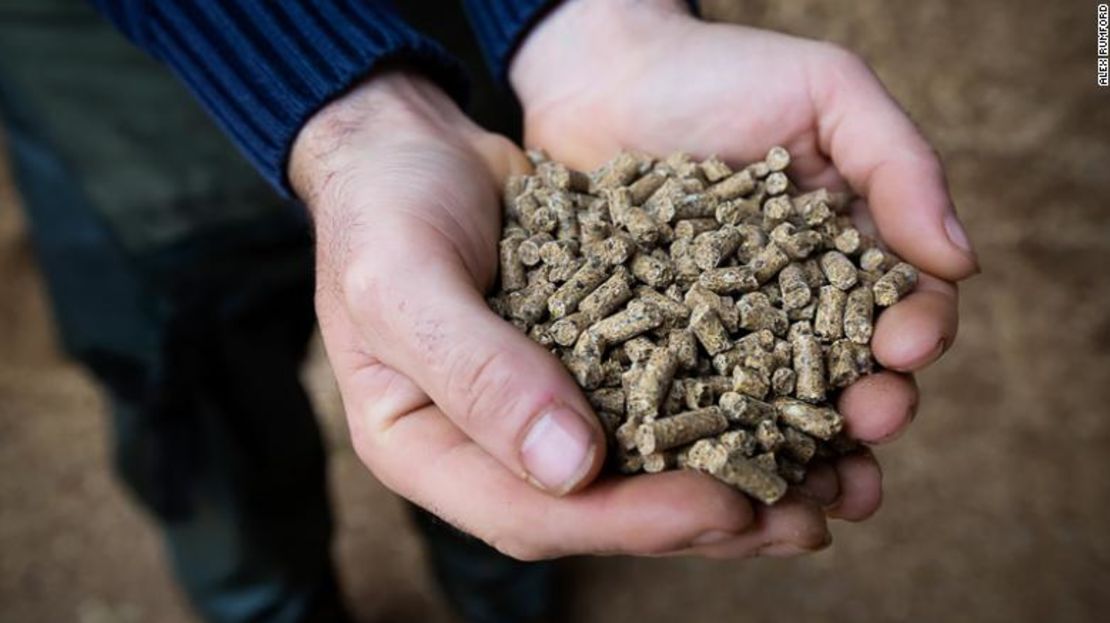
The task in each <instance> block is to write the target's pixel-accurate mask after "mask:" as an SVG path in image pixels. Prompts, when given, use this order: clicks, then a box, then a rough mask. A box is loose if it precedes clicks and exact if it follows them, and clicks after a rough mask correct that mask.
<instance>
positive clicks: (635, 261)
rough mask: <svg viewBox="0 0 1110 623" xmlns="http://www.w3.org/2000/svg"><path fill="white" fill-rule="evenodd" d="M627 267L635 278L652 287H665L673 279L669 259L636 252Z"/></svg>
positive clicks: (672, 270) (672, 268)
mask: <svg viewBox="0 0 1110 623" xmlns="http://www.w3.org/2000/svg"><path fill="white" fill-rule="evenodd" d="M629 268H630V269H631V271H632V274H633V276H635V277H636V279H638V280H640V281H641V282H642V283H646V284H647V285H649V286H651V287H653V288H665V287H667V286H668V285H670V284H671V282H672V281H674V266H673V265H672V264H671V262H670V260H669V259H663V258H660V257H656V256H654V255H648V254H646V253H637V254H636V256H635V257H633V258H632V263H631V264H630V265H629Z"/></svg>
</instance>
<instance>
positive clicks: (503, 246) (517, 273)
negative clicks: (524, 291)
mask: <svg viewBox="0 0 1110 623" xmlns="http://www.w3.org/2000/svg"><path fill="white" fill-rule="evenodd" d="M521 242H523V239H521V238H519V237H516V238H506V239H505V240H502V241H501V243H500V247H499V248H500V260H501V289H502V290H504V291H505V292H512V291H514V290H519V289H521V288H523V287H524V286H526V285H528V277H527V275H526V273H525V269H524V263H523V262H521V261H520V253H519V252H518V251H519V249H520V243H521Z"/></svg>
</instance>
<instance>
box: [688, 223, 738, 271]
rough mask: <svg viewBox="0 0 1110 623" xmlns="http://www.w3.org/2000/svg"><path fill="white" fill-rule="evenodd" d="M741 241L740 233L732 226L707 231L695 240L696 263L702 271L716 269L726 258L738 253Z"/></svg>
mask: <svg viewBox="0 0 1110 623" xmlns="http://www.w3.org/2000/svg"><path fill="white" fill-rule="evenodd" d="M740 241H741V238H740V232H739V231H737V230H736V228H735V227H732V226H728V225H726V226H724V227H721V228H720V229H716V230H713V231H707V232H705V233H703V234H701V235H699V236H698V237H697V238H694V248H693V252H694V262H695V263H696V264H697V265H698V268H700V269H702V270H709V269H711V268H716V267H717V266H718V265H719V264H720V263H721V262H722V261H724V259H725V258H726V257H728V256H729V255H731V254H732V253H734V252H736V248H737V247H738V246H740Z"/></svg>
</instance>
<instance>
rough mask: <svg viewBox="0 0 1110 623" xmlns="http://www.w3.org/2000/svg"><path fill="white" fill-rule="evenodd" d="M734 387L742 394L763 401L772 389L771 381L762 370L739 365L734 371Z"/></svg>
mask: <svg viewBox="0 0 1110 623" xmlns="http://www.w3.org/2000/svg"><path fill="white" fill-rule="evenodd" d="M732 386H733V389H735V390H736V391H738V392H740V393H741V394H745V395H747V396H751V397H753V398H758V399H763V398H766V397H767V392H768V391H770V389H771V379H770V377H769V376H768V375H767V374H766V373H765V372H763V371H762V370H756V369H754V368H749V367H747V366H745V365H739V366H736V367H735V368H733V369H732Z"/></svg>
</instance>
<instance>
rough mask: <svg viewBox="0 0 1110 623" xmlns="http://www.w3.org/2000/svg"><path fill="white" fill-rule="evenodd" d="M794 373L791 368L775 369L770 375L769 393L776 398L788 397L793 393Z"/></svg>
mask: <svg viewBox="0 0 1110 623" xmlns="http://www.w3.org/2000/svg"><path fill="white" fill-rule="evenodd" d="M795 378H796V377H795V373H794V369H793V368H776V369H775V371H774V372H772V373H771V391H772V392H773V393H774V394H775V395H776V396H789V395H791V394H793V393H794V382H795Z"/></svg>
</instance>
